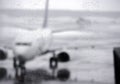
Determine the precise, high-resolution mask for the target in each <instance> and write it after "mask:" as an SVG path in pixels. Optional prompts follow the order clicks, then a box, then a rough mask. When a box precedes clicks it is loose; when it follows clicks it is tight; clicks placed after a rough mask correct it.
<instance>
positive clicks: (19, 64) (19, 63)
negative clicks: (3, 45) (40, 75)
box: [13, 57, 26, 82]
mask: <svg viewBox="0 0 120 84" xmlns="http://www.w3.org/2000/svg"><path fill="white" fill-rule="evenodd" d="M24 65H25V61H23V60H20V59H18V58H15V57H14V58H13V66H14V69H15V78H16V79H17V80H18V81H20V82H24V78H25V71H26V69H25V66H24Z"/></svg>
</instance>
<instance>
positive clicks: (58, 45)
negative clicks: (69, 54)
mask: <svg viewBox="0 0 120 84" xmlns="http://www.w3.org/2000/svg"><path fill="white" fill-rule="evenodd" d="M107 38H108V37H107V36H106V35H105V34H99V33H95V32H92V31H63V32H57V33H53V44H52V45H51V49H53V50H62V49H84V48H100V49H101V48H102V49H103V48H113V47H115V46H118V45H119V44H120V43H119V42H118V43H116V41H114V40H111V41H109V38H108V39H107Z"/></svg>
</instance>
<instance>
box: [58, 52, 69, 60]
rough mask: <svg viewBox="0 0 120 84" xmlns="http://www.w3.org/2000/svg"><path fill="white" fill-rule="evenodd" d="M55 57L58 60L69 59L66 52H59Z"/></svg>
mask: <svg viewBox="0 0 120 84" xmlns="http://www.w3.org/2000/svg"><path fill="white" fill-rule="evenodd" d="M57 59H58V61H59V62H68V61H70V56H69V54H68V53H66V52H60V53H59V54H58V55H57Z"/></svg>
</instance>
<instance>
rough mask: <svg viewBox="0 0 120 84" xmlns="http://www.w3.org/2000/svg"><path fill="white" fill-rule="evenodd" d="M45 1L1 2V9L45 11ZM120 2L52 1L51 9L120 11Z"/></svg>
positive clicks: (110, 0)
mask: <svg viewBox="0 0 120 84" xmlns="http://www.w3.org/2000/svg"><path fill="white" fill-rule="evenodd" d="M44 5H45V0H0V8H1V9H3V8H10V9H16V8H17V9H43V8H44ZM119 5H120V0H50V9H55V10H58V9H59V10H90V11H91V10H92V11H94V10H97V11H120V6H119Z"/></svg>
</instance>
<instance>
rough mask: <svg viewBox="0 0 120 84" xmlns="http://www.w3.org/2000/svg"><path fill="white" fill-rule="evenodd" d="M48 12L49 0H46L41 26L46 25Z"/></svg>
mask: <svg viewBox="0 0 120 84" xmlns="http://www.w3.org/2000/svg"><path fill="white" fill-rule="evenodd" d="M48 14H49V0H46V3H45V12H44V20H43V28H46V27H47V24H48Z"/></svg>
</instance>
